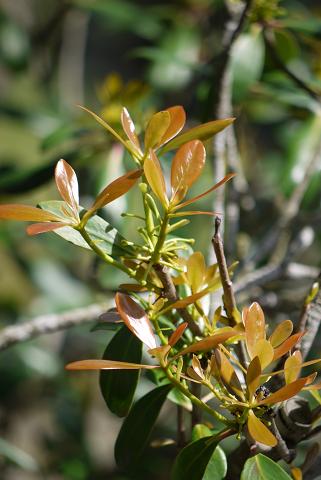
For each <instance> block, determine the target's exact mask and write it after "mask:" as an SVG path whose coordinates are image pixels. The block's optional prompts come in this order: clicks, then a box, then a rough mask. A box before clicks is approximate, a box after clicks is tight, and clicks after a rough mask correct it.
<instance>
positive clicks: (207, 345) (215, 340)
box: [179, 329, 237, 355]
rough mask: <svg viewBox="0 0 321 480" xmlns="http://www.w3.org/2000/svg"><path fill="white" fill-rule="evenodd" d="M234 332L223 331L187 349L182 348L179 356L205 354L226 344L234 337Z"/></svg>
mask: <svg viewBox="0 0 321 480" xmlns="http://www.w3.org/2000/svg"><path fill="white" fill-rule="evenodd" d="M236 333H237V332H235V330H232V329H231V330H229V331H225V332H223V333H217V334H216V335H211V336H210V337H206V338H204V339H203V340H200V341H199V342H196V343H193V345H190V346H189V347H186V348H184V349H183V350H181V351H180V352H179V355H185V354H186V353H196V352H207V351H208V350H213V349H214V348H216V347H217V346H218V345H219V344H220V343H224V342H226V340H228V339H229V338H231V337H233V336H235V335H236Z"/></svg>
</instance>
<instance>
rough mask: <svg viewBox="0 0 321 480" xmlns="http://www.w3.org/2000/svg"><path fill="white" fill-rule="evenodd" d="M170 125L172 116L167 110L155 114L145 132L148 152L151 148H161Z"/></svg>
mask: <svg viewBox="0 0 321 480" xmlns="http://www.w3.org/2000/svg"><path fill="white" fill-rule="evenodd" d="M170 123H171V115H170V113H169V112H168V111H166V110H163V111H161V112H158V113H155V114H154V115H153V116H152V118H151V119H150V121H149V123H148V125H147V127H146V131H145V149H146V151H147V152H148V151H149V150H150V149H151V148H157V147H159V145H160V144H161V143H162V138H163V137H164V135H165V134H166V132H167V130H168V128H169V126H170Z"/></svg>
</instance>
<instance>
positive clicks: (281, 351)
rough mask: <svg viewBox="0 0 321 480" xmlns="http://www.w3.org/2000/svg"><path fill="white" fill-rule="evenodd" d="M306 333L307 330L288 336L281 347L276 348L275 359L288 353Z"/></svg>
mask: <svg viewBox="0 0 321 480" xmlns="http://www.w3.org/2000/svg"><path fill="white" fill-rule="evenodd" d="M304 334H305V332H299V333H295V334H294V335H291V337H289V338H287V339H286V340H285V341H284V342H283V343H282V344H281V345H280V346H279V347H277V348H275V349H274V357H273V360H277V359H278V358H280V357H282V356H283V355H285V354H286V353H288V352H289V351H290V350H291V349H292V348H293V347H294V346H295V345H296V344H297V343H298V341H299V340H300V339H301V338H302V337H303V335H304Z"/></svg>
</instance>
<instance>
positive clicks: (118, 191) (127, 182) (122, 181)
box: [90, 169, 142, 211]
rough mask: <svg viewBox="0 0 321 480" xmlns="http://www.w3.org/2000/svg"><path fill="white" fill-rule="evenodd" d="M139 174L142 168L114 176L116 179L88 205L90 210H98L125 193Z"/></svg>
mask: <svg viewBox="0 0 321 480" xmlns="http://www.w3.org/2000/svg"><path fill="white" fill-rule="evenodd" d="M141 175H142V170H141V169H138V170H131V171H130V172H127V173H125V175H122V176H121V177H119V178H116V180H114V181H113V182H111V183H110V184H109V185H107V187H106V188H104V190H103V191H102V192H101V193H100V194H99V195H98V197H97V198H96V200H95V201H94V203H93V205H92V206H91V207H90V211H96V210H99V208H102V207H104V206H105V205H107V204H108V203H111V202H113V201H114V200H116V198H119V197H121V196H122V195H125V193H127V192H128V191H129V190H130V189H131V188H132V187H133V186H134V185H135V183H136V182H137V180H138V179H139V178H140V177H141Z"/></svg>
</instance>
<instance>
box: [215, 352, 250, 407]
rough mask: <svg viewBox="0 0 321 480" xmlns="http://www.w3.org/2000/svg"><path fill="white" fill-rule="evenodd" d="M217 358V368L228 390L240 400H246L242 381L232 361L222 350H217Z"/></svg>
mask: <svg viewBox="0 0 321 480" xmlns="http://www.w3.org/2000/svg"><path fill="white" fill-rule="evenodd" d="M215 360H216V364H217V368H218V371H219V374H220V377H221V380H222V381H223V383H224V385H225V387H226V388H227V390H228V391H229V392H230V393H232V394H233V395H235V394H236V395H237V396H238V397H239V399H240V400H243V401H244V400H245V395H244V393H243V390H242V386H241V383H240V381H239V379H238V376H237V375H236V372H235V370H234V367H233V365H232V364H231V363H230V361H229V360H228V358H227V357H226V355H224V353H223V352H221V351H220V350H215Z"/></svg>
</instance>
